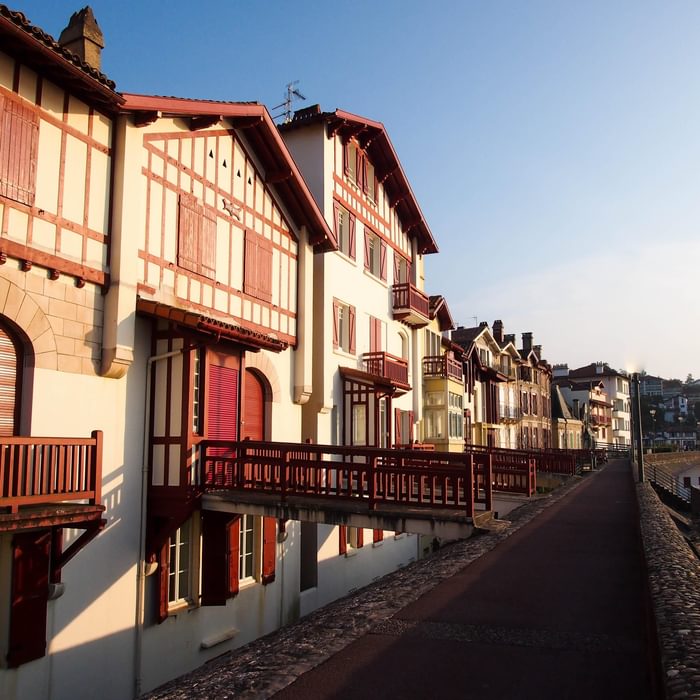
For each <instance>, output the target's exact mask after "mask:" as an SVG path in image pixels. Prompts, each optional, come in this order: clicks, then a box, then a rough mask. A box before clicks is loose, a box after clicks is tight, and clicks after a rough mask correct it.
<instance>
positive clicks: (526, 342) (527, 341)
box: [523, 333, 532, 351]
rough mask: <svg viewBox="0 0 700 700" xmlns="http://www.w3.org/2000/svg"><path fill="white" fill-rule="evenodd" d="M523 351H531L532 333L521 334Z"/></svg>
mask: <svg viewBox="0 0 700 700" xmlns="http://www.w3.org/2000/svg"><path fill="white" fill-rule="evenodd" d="M523 350H527V351H529V350H532V333H523Z"/></svg>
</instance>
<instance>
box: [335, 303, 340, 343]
mask: <svg viewBox="0 0 700 700" xmlns="http://www.w3.org/2000/svg"><path fill="white" fill-rule="evenodd" d="M339 344H340V332H339V328H338V302H337V301H336V300H335V299H333V347H334V348H337V347H338V345H339Z"/></svg>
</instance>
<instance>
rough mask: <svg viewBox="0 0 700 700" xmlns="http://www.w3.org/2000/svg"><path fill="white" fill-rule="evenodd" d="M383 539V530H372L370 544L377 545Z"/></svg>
mask: <svg viewBox="0 0 700 700" xmlns="http://www.w3.org/2000/svg"><path fill="white" fill-rule="evenodd" d="M383 539H384V530H372V542H374V544H377V542H381V541H382V540H383Z"/></svg>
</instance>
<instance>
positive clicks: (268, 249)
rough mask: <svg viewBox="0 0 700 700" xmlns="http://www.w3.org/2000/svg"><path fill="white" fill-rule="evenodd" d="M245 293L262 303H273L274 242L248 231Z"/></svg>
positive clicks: (246, 235)
mask: <svg viewBox="0 0 700 700" xmlns="http://www.w3.org/2000/svg"><path fill="white" fill-rule="evenodd" d="M243 291H244V292H245V293H246V294H249V295H250V296H252V297H255V298H256V299H260V300H261V301H265V302H267V303H270V302H271V301H272V242H271V241H269V240H268V239H267V238H265V236H261V235H260V234H258V233H255V231H250V230H247V229H246V232H245V261H244V269H243Z"/></svg>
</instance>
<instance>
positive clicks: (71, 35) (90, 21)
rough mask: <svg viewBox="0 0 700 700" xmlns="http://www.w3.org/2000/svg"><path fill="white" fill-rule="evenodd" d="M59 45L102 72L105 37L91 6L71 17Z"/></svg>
mask: <svg viewBox="0 0 700 700" xmlns="http://www.w3.org/2000/svg"><path fill="white" fill-rule="evenodd" d="M58 43H59V44H61V46H63V47H65V48H66V49H68V50H69V51H72V52H73V53H74V54H76V55H77V56H78V58H80V59H81V60H83V61H85V63H87V64H89V65H91V66H92V67H93V68H96V69H97V70H100V67H101V64H102V58H101V54H102V49H103V48H104V46H105V41H104V35H103V34H102V30H101V29H100V27H99V25H98V24H97V20H96V19H95V15H94V14H93V12H92V8H91V7H90V6H89V5H88V6H86V7H84V8H83V9H82V10H79V11H78V12H74V13H73V14H72V15H71V18H70V21H69V22H68V26H67V27H66V28H65V29H64V30H63V31H62V32H61V36H60V37H58Z"/></svg>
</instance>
